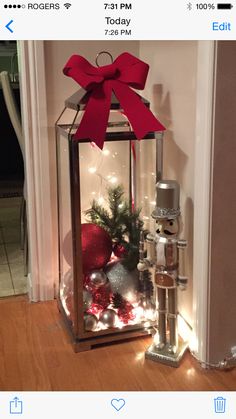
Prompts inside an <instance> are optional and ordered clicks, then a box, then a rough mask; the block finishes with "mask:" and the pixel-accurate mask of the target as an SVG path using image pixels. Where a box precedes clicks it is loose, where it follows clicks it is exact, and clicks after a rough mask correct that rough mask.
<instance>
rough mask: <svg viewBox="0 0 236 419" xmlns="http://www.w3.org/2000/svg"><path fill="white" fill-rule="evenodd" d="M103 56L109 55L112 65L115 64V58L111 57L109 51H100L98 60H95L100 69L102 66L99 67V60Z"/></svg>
mask: <svg viewBox="0 0 236 419" xmlns="http://www.w3.org/2000/svg"><path fill="white" fill-rule="evenodd" d="M102 54H107V55H109V57H110V59H111V63H112V64H113V61H114V59H113V56H112V55H111V53H110V52H108V51H100V52H99V53H98V54H97V56H96V60H95V62H96V65H97V67H100V65H99V63H98V59H99V57H100V56H101V55H102Z"/></svg>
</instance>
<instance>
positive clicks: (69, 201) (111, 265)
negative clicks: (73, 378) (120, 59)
mask: <svg viewBox="0 0 236 419" xmlns="http://www.w3.org/2000/svg"><path fill="white" fill-rule="evenodd" d="M92 94H93V93H92V92H91V91H89V92H86V91H85V90H84V89H80V90H79V91H78V92H77V93H75V94H74V95H73V96H71V97H70V98H69V99H68V100H66V101H65V108H64V110H63V112H62V114H61V116H60V118H59V120H58V121H57V123H56V143H57V177H58V224H59V272H60V275H59V277H60V278H59V296H58V304H59V308H60V311H61V313H62V315H63V317H64V320H65V323H66V325H67V327H68V330H69V332H70V334H71V335H72V337H73V342H74V348H75V351H83V350H87V349H90V348H91V347H92V346H94V345H96V344H99V343H104V342H111V341H118V340H123V339H128V338H131V337H137V336H139V335H143V334H148V333H151V331H152V328H153V326H154V325H155V324H156V310H155V295H154V294H155V293H154V287H153V281H152V276H151V274H147V275H146V277H145V278H143V276H142V278H141V277H140V274H139V272H138V270H137V263H138V258H139V236H140V231H141V229H143V228H147V229H150V228H151V225H150V222H151V221H150V220H149V214H150V213H151V209H152V206H153V207H154V206H155V196H153V195H152V194H153V191H155V183H156V181H157V180H159V179H160V177H161V172H162V137H163V132H162V131H159V132H153V131H151V132H148V133H147V134H146V135H145V136H144V137H143V139H142V140H141V141H139V140H137V139H136V135H135V133H134V131H133V128H132V126H131V124H130V122H129V120H128V119H127V117H126V116H125V115H124V113H123V109H122V106H121V104H120V102H119V100H118V98H117V97H116V95H115V94H114V92H113V93H112V95H111V101H110V103H109V107H110V109H109V118H108V121H107V125H106V131H105V137H104V144H103V146H102V147H101V145H99V146H98V145H97V144H95V142H93V141H91V138H82V139H81V138H80V139H78V138H77V133H78V129H79V128H80V126H81V124H82V123H83V118H84V116H85V114H86V112H88V107H89V106H88V104H89V101H90V99H91V96H92ZM139 100H140V101H142V105H144V107H145V108H147V109H148V108H149V102H148V101H147V100H145V99H143V98H142V97H141V96H139ZM72 113H73V115H72ZM69 121H72V122H69ZM94 123H96V118H95V121H94ZM160 127H162V126H161V124H160ZM143 223H144V225H143Z"/></svg>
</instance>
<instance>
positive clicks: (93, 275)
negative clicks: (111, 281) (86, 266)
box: [89, 270, 107, 288]
mask: <svg viewBox="0 0 236 419" xmlns="http://www.w3.org/2000/svg"><path fill="white" fill-rule="evenodd" d="M89 281H90V285H91V286H92V287H94V288H99V287H101V286H103V285H105V284H106V283H107V276H106V274H105V273H104V272H103V271H102V270H95V271H92V272H90V274H89Z"/></svg>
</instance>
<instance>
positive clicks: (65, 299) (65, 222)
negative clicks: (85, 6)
mask: <svg viewBox="0 0 236 419" xmlns="http://www.w3.org/2000/svg"><path fill="white" fill-rule="evenodd" d="M57 159H58V206H59V220H58V221H59V242H60V243H59V249H60V254H59V263H60V266H59V272H60V290H59V292H60V300H61V303H62V306H63V308H64V311H65V313H66V315H67V317H68V319H69V321H70V322H71V323H72V324H74V306H73V304H74V303H73V294H74V286H73V276H74V273H73V249H72V234H71V231H72V228H71V226H72V224H71V198H70V167H69V143H68V139H67V137H66V136H65V132H64V131H63V129H62V128H58V131H57Z"/></svg>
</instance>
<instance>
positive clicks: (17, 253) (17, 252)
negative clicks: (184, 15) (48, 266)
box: [0, 197, 27, 297]
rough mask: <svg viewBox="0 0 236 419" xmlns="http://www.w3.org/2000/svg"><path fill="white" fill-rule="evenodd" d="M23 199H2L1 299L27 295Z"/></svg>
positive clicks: (0, 239) (0, 203)
mask: <svg viewBox="0 0 236 419" xmlns="http://www.w3.org/2000/svg"><path fill="white" fill-rule="evenodd" d="M20 206H21V198H20V197H17V198H2V199H0V297H7V296H10V295H19V294H26V293H27V279H26V277H25V276H24V266H23V251H22V250H21V246H20Z"/></svg>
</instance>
